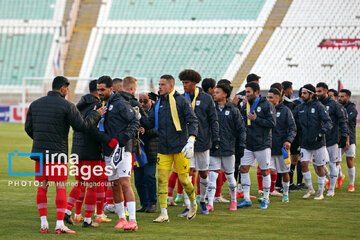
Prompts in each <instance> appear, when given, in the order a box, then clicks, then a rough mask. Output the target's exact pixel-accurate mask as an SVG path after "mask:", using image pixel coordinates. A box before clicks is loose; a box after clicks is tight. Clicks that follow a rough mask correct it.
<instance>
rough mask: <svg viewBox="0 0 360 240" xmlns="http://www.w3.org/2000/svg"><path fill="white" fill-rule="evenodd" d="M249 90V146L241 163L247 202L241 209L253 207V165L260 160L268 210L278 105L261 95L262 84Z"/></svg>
mask: <svg viewBox="0 0 360 240" xmlns="http://www.w3.org/2000/svg"><path fill="white" fill-rule="evenodd" d="M245 88H246V98H247V103H246V105H245V106H244V107H243V111H242V113H243V118H244V121H245V125H246V146H245V151H244V156H243V157H242V158H241V163H240V164H241V165H240V172H241V185H242V187H243V190H244V199H243V200H241V202H239V204H238V205H237V207H238V208H242V207H250V206H251V205H252V202H251V200H250V175H249V170H250V167H251V166H253V167H254V166H255V159H256V160H257V161H258V165H259V167H260V169H261V173H262V175H263V187H264V198H263V201H262V202H261V205H260V209H266V208H267V207H268V205H269V202H270V200H269V191H270V184H271V182H270V181H271V180H270V169H269V168H270V159H271V141H272V140H271V129H272V128H274V127H275V124H276V112H275V107H274V105H272V103H270V102H268V101H267V100H266V99H265V98H263V97H261V96H260V95H259V93H260V87H259V84H257V83H254V82H250V83H247V84H246V85H245Z"/></svg>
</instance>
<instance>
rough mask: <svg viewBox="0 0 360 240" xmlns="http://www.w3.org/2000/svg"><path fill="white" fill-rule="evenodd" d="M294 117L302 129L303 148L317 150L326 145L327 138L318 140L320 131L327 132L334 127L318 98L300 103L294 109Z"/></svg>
mask: <svg viewBox="0 0 360 240" xmlns="http://www.w3.org/2000/svg"><path fill="white" fill-rule="evenodd" d="M294 118H295V119H297V121H298V122H299V124H300V125H301V129H302V138H301V148H305V149H307V150H315V149H319V148H321V147H323V146H325V138H326V137H324V138H323V139H322V141H320V142H317V141H316V137H317V136H318V135H319V133H320V132H321V133H325V134H326V133H327V132H328V131H329V130H330V129H331V128H332V122H331V119H330V116H329V114H328V112H327V111H326V108H325V106H324V105H322V104H321V103H320V102H319V101H318V100H317V99H316V98H315V99H312V100H311V101H309V102H307V103H305V102H304V103H303V104H300V105H298V106H297V107H296V108H295V109H294Z"/></svg>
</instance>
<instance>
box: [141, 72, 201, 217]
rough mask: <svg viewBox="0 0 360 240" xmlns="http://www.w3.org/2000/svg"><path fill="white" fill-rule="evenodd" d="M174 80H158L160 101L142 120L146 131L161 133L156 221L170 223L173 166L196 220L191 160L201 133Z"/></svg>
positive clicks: (168, 76)
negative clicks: (158, 204) (154, 130)
mask: <svg viewBox="0 0 360 240" xmlns="http://www.w3.org/2000/svg"><path fill="white" fill-rule="evenodd" d="M174 86H175V79H174V77H173V76H171V75H163V76H161V78H160V81H159V93H160V98H159V100H158V101H156V103H155V108H153V110H152V111H151V113H150V116H149V118H141V123H142V125H143V126H144V127H145V130H146V129H151V128H154V127H155V129H156V130H158V131H159V145H158V155H157V161H158V167H157V171H158V175H157V176H158V196H159V197H158V199H159V202H160V208H161V214H160V216H159V217H158V218H156V219H155V220H154V221H153V222H156V223H162V222H168V221H169V216H168V213H167V186H168V180H169V174H170V171H171V169H172V166H173V163H174V169H175V172H176V173H177V174H178V178H179V179H180V182H181V184H182V186H183V187H184V190H185V191H186V193H187V195H188V196H189V199H190V209H189V213H188V215H187V219H188V220H192V219H194V218H195V217H196V210H197V204H196V200H195V198H196V196H195V191H194V186H193V184H192V183H191V182H190V180H189V170H190V161H189V159H190V158H192V157H193V155H194V143H195V137H196V136H197V133H198V120H197V118H196V116H195V113H194V110H193V109H192V106H191V104H190V103H189V101H188V100H187V99H186V98H185V97H184V96H183V95H181V94H179V93H178V92H177V91H175V88H174Z"/></svg>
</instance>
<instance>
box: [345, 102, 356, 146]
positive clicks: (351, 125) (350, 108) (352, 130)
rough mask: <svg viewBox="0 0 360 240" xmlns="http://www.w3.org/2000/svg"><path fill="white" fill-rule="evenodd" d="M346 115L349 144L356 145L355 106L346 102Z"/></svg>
mask: <svg viewBox="0 0 360 240" xmlns="http://www.w3.org/2000/svg"><path fill="white" fill-rule="evenodd" d="M343 106H344V108H345V109H346V112H347V115H348V131H349V136H350V144H356V118H357V114H358V112H357V110H356V106H355V104H354V103H352V102H350V101H349V102H347V103H345V104H344V105H343Z"/></svg>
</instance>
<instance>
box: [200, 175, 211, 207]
mask: <svg viewBox="0 0 360 240" xmlns="http://www.w3.org/2000/svg"><path fill="white" fill-rule="evenodd" d="M199 177H200V202H205V196H206V192H207V190H208V183H209V177H207V178H202V177H201V176H199Z"/></svg>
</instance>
